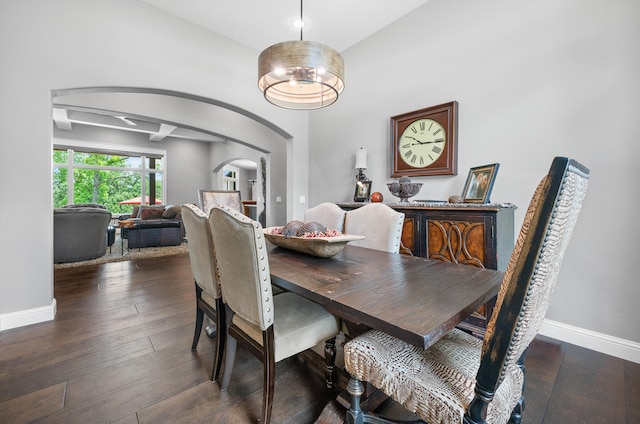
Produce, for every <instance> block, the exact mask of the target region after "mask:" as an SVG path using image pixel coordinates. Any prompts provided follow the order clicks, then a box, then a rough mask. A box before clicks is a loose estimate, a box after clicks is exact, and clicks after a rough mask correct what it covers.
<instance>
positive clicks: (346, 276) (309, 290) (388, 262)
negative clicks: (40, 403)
mask: <svg viewBox="0 0 640 424" xmlns="http://www.w3.org/2000/svg"><path fill="white" fill-rule="evenodd" d="M267 251H268V257H269V268H270V274H271V283H272V284H274V285H276V286H279V287H280V288H282V289H284V290H287V291H290V292H293V293H296V294H298V295H300V296H303V297H305V298H307V299H310V300H312V301H313V302H316V303H318V304H320V305H322V306H323V307H324V308H325V309H326V310H327V311H329V312H331V313H332V314H334V315H335V316H337V317H339V318H341V319H342V320H343V321H346V322H349V323H352V324H355V325H360V326H364V327H366V328H372V329H377V330H381V331H384V332H386V333H388V334H390V335H392V336H394V337H397V338H399V339H401V340H404V341H406V342H407V343H410V344H412V345H415V346H417V347H420V348H423V349H427V348H429V347H430V346H432V345H433V344H434V343H435V342H437V341H438V340H439V339H440V338H441V337H442V335H444V334H445V333H447V332H448V331H449V330H451V329H453V328H454V327H456V326H457V325H458V324H460V323H461V322H462V321H463V320H464V319H466V318H467V317H468V316H469V315H470V314H471V313H472V312H473V311H474V310H476V309H477V308H478V307H479V306H481V305H483V304H484V303H486V302H488V301H489V300H490V299H492V298H493V297H494V296H496V295H497V293H498V290H499V288H500V283H501V282H502V279H503V275H504V273H503V272H501V271H496V270H491V269H486V268H480V267H476V266H471V265H458V264H451V263H445V262H442V261H440V260H437V259H428V258H422V257H415V256H409V255H403V254H397V253H389V252H384V251H379V250H373V249H367V248H363V247H357V246H351V245H346V246H345V247H344V249H343V250H342V251H340V252H339V253H337V254H336V255H335V256H332V257H329V258H322V257H316V256H313V255H309V254H306V253H301V252H296V251H294V250H290V249H286V248H282V247H276V246H274V245H272V244H270V243H268V244H267Z"/></svg>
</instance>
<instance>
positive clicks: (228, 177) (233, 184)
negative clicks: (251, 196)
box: [222, 165, 239, 190]
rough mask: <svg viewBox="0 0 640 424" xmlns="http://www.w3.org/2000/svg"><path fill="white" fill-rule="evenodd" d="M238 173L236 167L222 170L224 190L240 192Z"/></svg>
mask: <svg viewBox="0 0 640 424" xmlns="http://www.w3.org/2000/svg"><path fill="white" fill-rule="evenodd" d="M238 171H239V169H238V168H236V167H235V166H229V165H227V166H225V167H224V168H223V170H222V189H223V190H238V188H237V187H238Z"/></svg>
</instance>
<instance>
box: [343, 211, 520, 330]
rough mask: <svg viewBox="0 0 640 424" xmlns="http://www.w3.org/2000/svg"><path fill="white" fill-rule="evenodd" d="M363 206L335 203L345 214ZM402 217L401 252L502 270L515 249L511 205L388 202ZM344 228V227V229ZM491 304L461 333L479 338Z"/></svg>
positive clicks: (474, 314) (491, 308)
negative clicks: (346, 211)
mask: <svg viewBox="0 0 640 424" xmlns="http://www.w3.org/2000/svg"><path fill="white" fill-rule="evenodd" d="M364 205H366V203H356V202H349V203H338V206H340V207H341V208H343V209H345V210H351V209H355V208H358V207H361V206H364ZM387 205H388V206H390V207H392V208H393V209H395V210H397V211H399V212H402V213H404V227H403V230H402V245H403V247H402V251H401V253H406V254H412V255H414V256H420V257H424V258H432V259H438V260H441V261H444V262H453V263H459V264H464V265H471V266H477V267H481V268H489V269H497V270H500V271H504V270H506V268H507V264H508V263H509V258H510V257H511V252H512V250H513V246H514V224H513V222H514V212H515V210H516V209H517V208H516V206H515V205H512V204H472V203H464V204H449V203H421V202H412V203H388V204H387ZM347 225H348V224H347ZM494 304H495V299H493V300H491V301H490V302H488V303H487V304H485V305H484V306H483V307H481V308H479V309H478V310H477V311H476V312H474V313H473V314H472V315H471V316H470V317H469V318H468V319H467V320H466V321H465V322H464V323H462V324H461V325H460V327H461V328H463V329H465V330H467V331H471V332H472V333H473V334H475V335H477V336H479V337H482V335H483V334H484V329H485V328H486V325H487V321H488V319H489V317H490V316H491V312H492V311H493V306H494Z"/></svg>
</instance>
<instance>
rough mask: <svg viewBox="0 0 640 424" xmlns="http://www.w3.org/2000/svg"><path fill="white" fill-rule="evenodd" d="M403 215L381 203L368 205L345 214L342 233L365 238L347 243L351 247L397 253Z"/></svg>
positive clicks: (400, 242) (400, 241)
mask: <svg viewBox="0 0 640 424" xmlns="http://www.w3.org/2000/svg"><path fill="white" fill-rule="evenodd" d="M403 225H404V213H402V212H397V211H395V210H393V209H392V208H391V207H389V206H387V205H385V204H383V203H369V204H366V205H364V206H361V207H359V208H357V209H353V210H350V211H348V212H347V213H346V216H345V222H344V232H345V233H346V234H353V235H360V236H365V238H364V239H363V240H356V241H352V242H349V244H350V245H352V246H360V247H367V248H369V249H376V250H382V251H385V252H391V253H398V252H399V251H400V245H401V244H402V240H401V239H402V226H403Z"/></svg>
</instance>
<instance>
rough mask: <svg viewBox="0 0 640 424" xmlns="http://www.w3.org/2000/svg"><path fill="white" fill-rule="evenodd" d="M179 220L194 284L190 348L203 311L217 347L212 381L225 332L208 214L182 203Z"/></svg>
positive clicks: (195, 342)
mask: <svg viewBox="0 0 640 424" xmlns="http://www.w3.org/2000/svg"><path fill="white" fill-rule="evenodd" d="M181 211H182V221H183V223H184V227H185V231H186V239H187V246H188V247H189V261H190V263H191V272H192V273H193V278H194V281H195V287H196V327H195V331H194V334H193V343H192V344H191V350H195V349H196V347H197V346H198V341H199V340H200V334H201V333H202V323H203V320H204V315H205V314H206V315H207V317H209V318H210V319H211V320H212V321H213V323H214V326H211V328H209V329H207V333H208V334H209V336H210V337H215V340H216V348H215V351H214V355H213V369H212V371H211V380H213V381H216V380H217V379H218V375H219V374H220V367H221V365H222V353H223V351H224V340H225V339H224V337H225V334H226V330H225V327H224V325H225V320H224V306H223V304H222V292H221V290H220V286H219V284H218V282H217V279H216V276H215V270H216V266H215V258H214V256H213V242H212V240H211V234H210V231H209V223H208V220H207V215H206V214H205V213H204V212H203V211H202V210H201V209H199V208H198V207H197V206H196V205H192V204H185V205H182V208H181Z"/></svg>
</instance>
